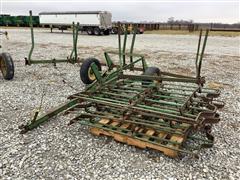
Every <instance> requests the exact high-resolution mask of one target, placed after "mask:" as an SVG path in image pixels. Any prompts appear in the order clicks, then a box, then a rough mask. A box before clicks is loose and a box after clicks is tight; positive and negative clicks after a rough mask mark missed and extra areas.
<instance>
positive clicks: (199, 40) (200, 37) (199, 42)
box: [195, 29, 202, 74]
mask: <svg viewBox="0 0 240 180" xmlns="http://www.w3.org/2000/svg"><path fill="white" fill-rule="evenodd" d="M201 39H202V29H201V30H200V34H199V39H198V48H197V54H196V61H195V66H196V74H197V72H198V56H199V50H200V45H201Z"/></svg>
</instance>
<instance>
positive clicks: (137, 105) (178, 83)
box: [20, 24, 224, 157]
mask: <svg viewBox="0 0 240 180" xmlns="http://www.w3.org/2000/svg"><path fill="white" fill-rule="evenodd" d="M119 27H120V24H119ZM126 29H127V28H125V32H124V41H123V46H122V45H121V36H120V28H119V31H118V48H119V50H118V52H105V53H104V56H105V60H106V64H107V70H106V71H104V72H101V71H99V68H98V67H97V65H96V63H92V64H91V66H90V70H91V71H92V72H93V73H94V75H95V77H96V80H95V81H94V82H93V83H91V84H89V85H87V86H86V88H85V90H84V91H83V92H80V93H76V94H74V95H71V96H70V97H69V99H70V100H69V102H67V103H65V104H63V105H61V106H59V107H57V108H56V109H53V110H52V111H50V112H48V113H47V114H44V115H42V116H40V117H37V115H38V114H35V116H34V119H33V120H32V121H30V122H29V123H28V124H27V125H23V126H21V127H20V128H21V133H26V132H27V131H29V130H32V129H34V128H36V127H38V126H39V125H40V124H42V123H44V122H46V121H48V120H50V118H52V117H53V116H56V115H57V114H59V113H61V112H64V115H68V116H71V117H72V116H73V118H72V120H71V121H70V124H72V123H76V122H78V123H80V124H83V125H87V126H90V127H91V129H90V131H91V132H92V133H93V134H96V135H100V134H103V135H107V136H111V137H113V138H114V139H115V140H117V141H120V142H124V143H128V144H131V145H135V146H137V147H141V148H146V147H148V148H152V149H157V150H160V151H162V152H164V154H166V155H168V156H171V157H176V156H177V155H178V154H179V153H180V152H181V153H190V154H196V153H195V152H194V150H198V149H199V148H200V147H211V146H212V145H213V140H214V138H213V136H212V135H211V134H210V132H211V127H212V125H213V124H214V123H217V122H219V120H220V118H219V115H218V113H217V109H218V108H221V107H223V106H224V104H223V103H222V102H220V101H217V100H215V98H217V97H218V96H219V95H220V91H219V90H214V89H209V88H203V85H204V83H205V79H204V77H202V76H201V74H200V73H201V66H202V59H203V55H204V51H205V47H206V42H207V37H208V30H207V31H206V34H205V38H204V40H203V43H202V44H203V45H202V50H201V53H200V49H201V40H202V31H201V32H200V36H199V41H198V48H197V56H196V77H189V76H183V75H179V74H174V73H168V72H162V71H160V70H159V69H158V68H156V67H147V64H146V61H145V59H144V56H142V55H140V54H135V53H133V49H134V43H135V37H136V30H135V33H134V34H133V38H132V43H131V48H130V52H129V53H127V52H126V42H127V31H126ZM110 54H114V55H119V65H118V66H114V63H113V60H112V59H111V57H110ZM127 59H129V62H127ZM139 64H140V67H139ZM82 66H83V65H82ZM129 71H134V74H133V73H129ZM137 72H138V75H137ZM191 141H193V142H194V143H193V144H196V143H195V141H197V142H198V144H197V146H196V145H195V146H190V145H187V144H188V142H191Z"/></svg>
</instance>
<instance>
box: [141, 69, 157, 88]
mask: <svg viewBox="0 0 240 180" xmlns="http://www.w3.org/2000/svg"><path fill="white" fill-rule="evenodd" d="M160 73H161V71H160V69H159V68H158V67H148V68H147V69H146V71H145V72H144V73H143V75H149V76H159V75H160ZM152 82H153V81H151V80H144V81H143V82H142V85H149V84H151V83H152ZM154 83H155V82H154ZM156 83H158V82H157V81H156Z"/></svg>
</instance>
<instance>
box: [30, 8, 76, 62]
mask: <svg viewBox="0 0 240 180" xmlns="http://www.w3.org/2000/svg"><path fill="white" fill-rule="evenodd" d="M29 16H30V19H29V26H30V29H31V42H32V46H31V49H30V51H29V54H28V58H27V57H26V58H25V65H31V64H44V63H52V64H53V65H54V66H56V63H63V62H69V63H72V64H74V63H77V62H80V60H79V58H78V53H77V41H78V31H79V23H77V24H75V23H74V22H73V24H72V28H73V49H72V52H71V54H70V56H69V57H67V58H66V59H55V58H53V59H44V60H39V59H37V60H33V59H32V53H33V50H34V45H35V42H34V32H33V20H32V11H29Z"/></svg>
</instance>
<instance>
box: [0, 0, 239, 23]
mask: <svg viewBox="0 0 240 180" xmlns="http://www.w3.org/2000/svg"><path fill="white" fill-rule="evenodd" d="M0 1H1V2H0V5H1V8H0V10H1V14H11V15H28V11H29V10H32V11H33V14H34V15H38V13H39V12H43V11H92V10H104V11H110V12H111V13H112V18H113V21H129V22H141V21H151V22H152V21H154V22H166V21H167V20H168V18H169V17H174V18H175V20H176V19H178V20H180V19H183V20H190V19H191V20H193V21H194V22H202V23H205V22H206V23H212V22H213V23H229V24H232V23H240V7H239V6H240V0H185V1H183V0H168V1H167V0H159V1H157V0H148V1H147V0H145V1H144V0H138V1H137V0H115V1H114V0H82V1H81V0H65V1H64V0H55V1H54V0H0Z"/></svg>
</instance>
